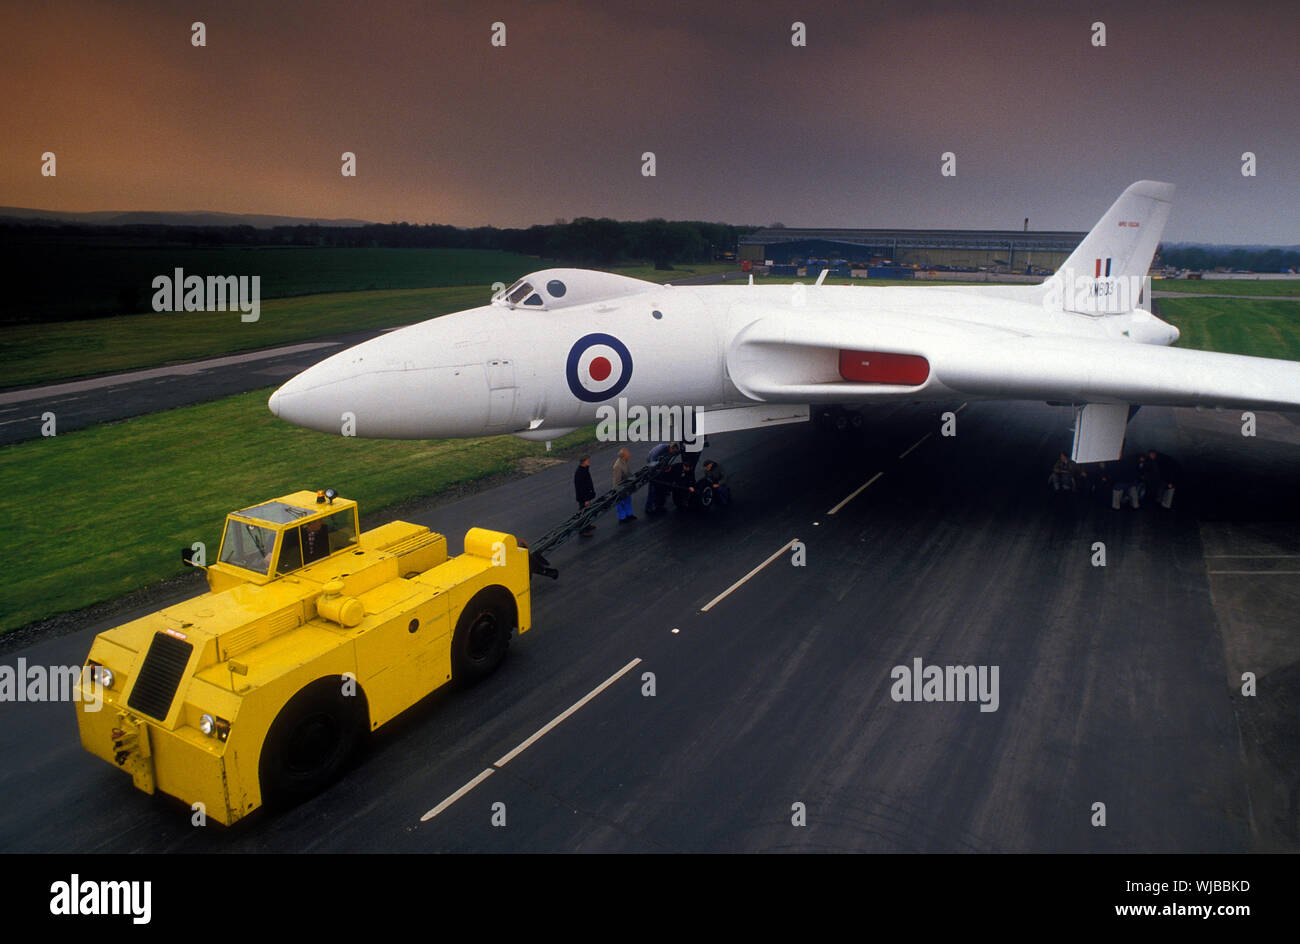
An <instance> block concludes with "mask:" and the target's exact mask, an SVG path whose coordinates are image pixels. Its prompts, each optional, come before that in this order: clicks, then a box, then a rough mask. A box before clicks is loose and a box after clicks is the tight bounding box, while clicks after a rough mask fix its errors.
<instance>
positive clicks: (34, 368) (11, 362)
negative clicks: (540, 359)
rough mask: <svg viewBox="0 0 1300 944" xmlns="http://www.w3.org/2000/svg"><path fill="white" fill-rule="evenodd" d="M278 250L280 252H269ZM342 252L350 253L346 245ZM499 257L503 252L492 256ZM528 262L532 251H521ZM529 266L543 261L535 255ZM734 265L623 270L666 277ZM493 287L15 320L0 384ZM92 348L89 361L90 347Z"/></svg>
mask: <svg viewBox="0 0 1300 944" xmlns="http://www.w3.org/2000/svg"><path fill="white" fill-rule="evenodd" d="M267 251H268V252H271V253H276V252H279V251H280V250H267ZM339 251H343V250H339ZM494 255H500V254H494ZM519 258H521V259H522V258H525V257H522V256H521V257H519ZM527 262H528V263H529V265H528V266H527V267H526V268H525V271H528V270H530V269H536V268H539V267H541V266H542V265H544V263H541V262H539V261H538V260H536V259H528V260H527ZM727 268H730V267H728V266H722V265H699V266H683V267H681V268H677V269H673V270H670V271H656V270H655V269H654V268H653V267H652V266H636V267H625V268H619V269H615V270H614V271H616V272H619V273H620V274H624V275H630V276H633V277H635V278H643V279H647V280H649V281H659V282H665V281H670V280H672V279H677V278H687V277H689V276H692V275H701V274H707V273H711V272H714V271H723V270H725V269H727ZM490 297H491V285H490V284H489V283H486V282H485V283H483V284H476V285H462V286H455V287H440V288H416V289H399V290H385V291H374V292H332V293H329V294H319V295H307V296H304V297H300V298H281V299H272V300H269V301H263V302H262V305H261V316H260V317H259V319H258V320H257V321H256V322H251V323H245V322H243V321H241V320H240V315H239V312H228V311H227V312H148V313H146V314H139V315H120V316H117V317H112V318H92V319H87V320H82V321H57V322H50V323H47V324H22V325H10V326H8V327H5V328H3V330H0V387H22V386H28V385H31V384H42V383H56V382H58V381H62V380H72V379H75V378H77V377H86V376H91V375H95V374H109V373H117V372H120V371H124V370H138V369H141V368H145V367H158V366H160V365H163V364H172V363H177V362H180V361H190V360H199V359H202V358H206V357H220V356H223V355H225V354H234V353H237V352H239V351H248V350H254V349H257V348H263V347H273V346H275V345H277V344H291V343H293V342H295V341H307V340H312V339H315V338H320V337H328V336H330V335H334V334H345V333H347V332H349V331H362V330H369V329H378V328H391V327H393V326H395V325H402V324H411V323H414V322H417V321H424V320H426V319H428V318H433V317H436V316H437V315H445V314H447V313H448V312H452V311H461V310H463V309H466V308H473V307H475V306H477V305H484V304H487V301H488V299H489V298H490ZM92 351H93V352H94V355H93V357H87V352H92Z"/></svg>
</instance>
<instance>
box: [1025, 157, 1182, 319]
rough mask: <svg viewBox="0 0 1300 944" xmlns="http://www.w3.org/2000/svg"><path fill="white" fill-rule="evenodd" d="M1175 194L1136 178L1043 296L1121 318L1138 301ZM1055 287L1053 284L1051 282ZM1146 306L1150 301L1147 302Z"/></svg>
mask: <svg viewBox="0 0 1300 944" xmlns="http://www.w3.org/2000/svg"><path fill="white" fill-rule="evenodd" d="M1173 195H1174V185H1173V184H1166V183H1161V182H1160V181H1157V180H1139V181H1138V182H1137V183H1135V184H1133V185H1131V186H1130V187H1129V188H1128V189H1127V190H1125V191H1124V192H1123V193H1122V194H1120V196H1119V199H1118V200H1116V201H1115V202H1114V203H1113V204H1111V207H1110V209H1109V210H1107V211H1106V215H1105V216H1103V217H1102V218H1101V221H1100V222H1098V223H1097V225H1096V226H1094V227H1093V228H1092V231H1091V232H1090V233H1088V235H1087V236H1085V237H1084V238H1083V242H1081V243H1079V246H1078V248H1077V249H1075V250H1074V252H1072V253H1070V257H1069V258H1068V259H1066V260H1065V262H1064V263H1063V264H1062V265H1061V267H1060V268H1059V269H1057V270H1056V274H1055V275H1054V276H1052V278H1050V279H1048V280H1047V282H1046V283H1044V284H1045V285H1046V286H1048V287H1049V294H1048V297H1049V298H1050V299H1053V300H1056V299H1059V300H1060V307H1061V309H1062V310H1064V311H1077V312H1083V313H1085V314H1090V315H1109V314H1122V313H1124V312H1128V311H1132V310H1133V309H1134V308H1136V307H1137V306H1138V304H1139V303H1140V302H1141V301H1143V300H1144V299H1143V297H1142V296H1143V293H1142V286H1143V282H1144V280H1145V278H1146V274H1147V270H1148V269H1149V268H1150V267H1151V259H1152V257H1153V256H1155V252H1156V246H1157V245H1159V243H1160V234H1161V233H1162V232H1164V228H1165V222H1166V221H1167V220H1168V219H1169V210H1170V205H1171V201H1172V199H1173ZM1053 283H1054V284H1053ZM1148 304H1149V302H1148Z"/></svg>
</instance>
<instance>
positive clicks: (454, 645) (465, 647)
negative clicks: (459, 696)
mask: <svg viewBox="0 0 1300 944" xmlns="http://www.w3.org/2000/svg"><path fill="white" fill-rule="evenodd" d="M515 623H516V618H515V598H514V596H513V595H512V594H511V593H510V591H509V590H507V589H506V588H505V587H499V586H497V587H484V588H483V589H482V590H480V591H479V592H478V593H476V594H474V597H473V599H471V600H470V601H469V603H467V604H466V605H465V609H463V610H461V613H460V619H458V620H457V621H456V634H455V635H454V636H453V637H452V639H451V677H452V679H453V680H455V681H457V682H461V683H465V684H470V685H472V684H473V683H474V682H477V681H478V680H479V679H481V678H484V677H486V676H488V675H491V674H492V672H493V671H495V670H496V667H497V666H498V665H500V664H501V660H502V659H504V658H505V656H506V649H508V648H509V646H510V633H511V631H512V630H514V628H515Z"/></svg>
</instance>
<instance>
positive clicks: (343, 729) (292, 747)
mask: <svg viewBox="0 0 1300 944" xmlns="http://www.w3.org/2000/svg"><path fill="white" fill-rule="evenodd" d="M345 685H351V686H352V687H353V688H355V686H356V681H355V680H347V679H344V678H343V677H342V676H338V675H334V676H330V677H328V678H323V679H318V680H317V681H315V682H312V683H311V684H310V685H308V686H307V687H306V688H304V689H303V690H302V691H300V692H298V694H296V695H294V696H293V697H292V698H291V699H289V701H288V702H287V703H286V704H285V706H284V707H283V708H281V709H280V713H279V715H277V716H276V719H275V721H273V722H272V723H271V729H270V730H269V731H268V732H267V735H266V740H265V741H263V742H262V756H261V758H260V759H259V761H258V778H259V780H260V782H261V785H262V799H263V801H264V802H265V803H267V804H269V805H281V806H282V805H288V804H293V803H297V802H299V801H300V800H303V799H306V798H307V797H309V796H311V795H313V794H315V793H318V792H319V791H320V790H321V789H323V788H324V787H326V786H328V785H329V784H330V783H332V782H333V781H334V780H335V779H337V778H338V776H339V775H340V774H341V773H343V771H344V770H346V769H347V766H348V763H349V762H350V761H351V760H352V758H353V757H354V756H355V754H356V751H357V748H358V747H359V746H360V744H361V742H362V740H363V739H364V737H365V735H366V733H367V730H368V729H367V722H368V718H369V711H368V709H367V707H366V702H365V697H364V695H362V694H361V691H360V689H356V693H355V694H344V691H345Z"/></svg>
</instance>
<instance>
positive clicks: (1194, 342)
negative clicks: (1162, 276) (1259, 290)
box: [1157, 297, 1300, 361]
mask: <svg viewBox="0 0 1300 944" xmlns="http://www.w3.org/2000/svg"><path fill="white" fill-rule="evenodd" d="M1157 301H1158V302H1159V308H1160V317H1161V318H1163V319H1164V320H1165V321H1168V322H1169V323H1170V324H1171V325H1173V326H1174V327H1176V328H1177V329H1178V330H1179V332H1180V333H1181V337H1180V338H1179V339H1178V347H1189V348H1194V349H1196V350H1199V351H1223V352H1225V353H1228V354H1251V355H1254V356H1256V357H1278V358H1282V359H1284V360H1293V361H1297V360H1300V305H1297V304H1296V303H1295V302H1290V301H1285V302H1283V301H1261V300H1257V299H1240V298H1194V297H1188V298H1160V299H1157Z"/></svg>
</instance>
